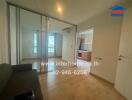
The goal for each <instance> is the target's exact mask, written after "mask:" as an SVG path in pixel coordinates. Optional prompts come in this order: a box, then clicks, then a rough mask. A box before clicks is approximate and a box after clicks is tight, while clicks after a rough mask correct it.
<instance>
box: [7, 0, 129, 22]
mask: <svg viewBox="0 0 132 100" xmlns="http://www.w3.org/2000/svg"><path fill="white" fill-rule="evenodd" d="M7 1H9V2H12V3H15V4H17V5H20V6H23V7H25V8H28V9H31V10H34V11H37V12H41V13H44V14H46V15H49V16H53V17H55V18H59V19H62V20H65V21H68V22H70V23H73V24H79V23H81V22H83V21H85V20H87V19H88V18H91V17H93V16H96V15H97V14H99V13H102V12H104V11H105V10H109V9H110V8H111V7H112V5H115V4H118V3H123V2H126V1H129V0H7ZM58 6H59V7H61V8H62V13H59V12H58V11H57V7H58Z"/></svg>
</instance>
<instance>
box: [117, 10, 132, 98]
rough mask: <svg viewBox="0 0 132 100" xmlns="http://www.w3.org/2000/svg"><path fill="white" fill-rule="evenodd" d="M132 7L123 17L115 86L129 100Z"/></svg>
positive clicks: (131, 58)
mask: <svg viewBox="0 0 132 100" xmlns="http://www.w3.org/2000/svg"><path fill="white" fill-rule="evenodd" d="M131 11H132V7H130V8H129V9H127V10H126V13H125V16H124V17H123V23H122V24H123V25H122V31H121V32H122V33H121V41H120V48H119V60H118V67H117V74H116V81H115V87H116V89H117V90H118V91H119V92H120V93H121V94H122V95H124V96H125V97H126V98H127V100H132V12H131Z"/></svg>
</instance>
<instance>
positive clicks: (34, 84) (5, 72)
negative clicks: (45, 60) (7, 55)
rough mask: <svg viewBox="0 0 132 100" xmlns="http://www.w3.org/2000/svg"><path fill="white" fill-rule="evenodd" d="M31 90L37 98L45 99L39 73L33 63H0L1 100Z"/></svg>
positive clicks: (36, 99)
mask: <svg viewBox="0 0 132 100" xmlns="http://www.w3.org/2000/svg"><path fill="white" fill-rule="evenodd" d="M29 90H30V91H32V92H33V94H34V98H35V100H43V97H42V93H41V89H40V84H39V80H38V73H37V72H36V70H33V69H32V65H31V64H22V65H15V66H11V65H9V64H0V100H10V99H9V98H12V97H14V96H16V95H17V94H21V93H24V92H26V91H29Z"/></svg>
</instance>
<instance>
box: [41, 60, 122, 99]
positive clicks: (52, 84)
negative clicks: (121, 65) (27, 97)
mask: <svg viewBox="0 0 132 100" xmlns="http://www.w3.org/2000/svg"><path fill="white" fill-rule="evenodd" d="M52 61H53V62H54V61H55V60H51V63H52ZM57 61H58V62H59V61H60V60H57ZM51 65H52V67H51V68H53V69H54V71H52V72H49V73H47V74H40V75H39V80H40V85H41V89H42V93H43V97H44V100H125V98H124V97H122V96H121V95H120V94H119V93H118V92H117V91H116V90H115V89H114V87H113V86H112V85H111V84H109V83H107V82H105V81H103V80H100V79H98V78H95V77H94V76H92V75H90V74H83V75H82V74H81V75H78V74H71V75H70V74H64V73H63V74H62V73H61V72H65V71H66V70H68V71H72V72H73V71H75V70H79V69H80V68H77V67H73V66H68V67H66V66H58V67H56V68H54V67H55V66H54V65H53V64H51ZM56 70H57V71H56ZM58 71H60V73H57V72H58Z"/></svg>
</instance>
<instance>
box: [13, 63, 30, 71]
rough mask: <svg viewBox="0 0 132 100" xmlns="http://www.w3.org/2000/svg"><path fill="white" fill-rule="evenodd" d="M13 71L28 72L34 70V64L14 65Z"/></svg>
mask: <svg viewBox="0 0 132 100" xmlns="http://www.w3.org/2000/svg"><path fill="white" fill-rule="evenodd" d="M12 69H13V71H25V70H26V71H27V70H32V64H20V65H13V66H12Z"/></svg>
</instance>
